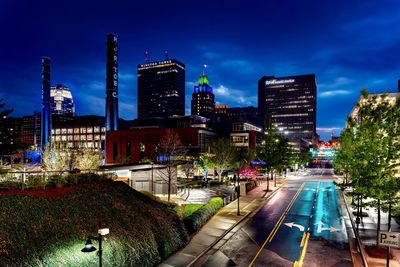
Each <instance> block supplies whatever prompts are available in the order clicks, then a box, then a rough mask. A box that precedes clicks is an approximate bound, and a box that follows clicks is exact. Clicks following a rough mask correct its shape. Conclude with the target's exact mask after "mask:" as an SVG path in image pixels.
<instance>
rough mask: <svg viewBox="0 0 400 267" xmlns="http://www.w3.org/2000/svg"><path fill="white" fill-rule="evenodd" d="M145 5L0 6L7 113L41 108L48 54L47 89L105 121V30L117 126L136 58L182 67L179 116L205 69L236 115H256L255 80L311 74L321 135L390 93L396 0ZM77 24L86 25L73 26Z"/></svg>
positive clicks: (0, 88) (130, 99)
mask: <svg viewBox="0 0 400 267" xmlns="http://www.w3.org/2000/svg"><path fill="white" fill-rule="evenodd" d="M153 3H154V4H155V5H150V4H147V5H146V4H144V3H131V4H128V3H119V4H117V5H115V6H113V9H111V11H110V9H108V6H107V5H105V4H102V3H100V4H99V5H96V6H95V7H92V6H91V5H90V4H87V3H79V4H78V2H74V1H72V2H69V3H68V5H65V6H60V4H54V3H51V2H46V1H44V2H42V3H39V4H38V3H35V4H34V3H29V2H26V3H24V2H19V3H18V4H16V3H13V2H11V1H9V2H8V1H5V2H2V3H0V15H1V16H0V17H1V18H0V20H1V21H0V22H1V24H2V25H12V26H11V27H10V26H7V28H4V34H5V36H7V37H8V38H7V40H6V41H3V42H2V44H1V49H0V50H1V52H0V53H1V54H0V55H1V56H0V58H1V59H2V60H1V61H0V67H1V69H2V73H1V74H0V98H4V99H5V101H6V103H7V106H8V107H12V108H14V112H13V114H12V115H13V116H22V115H29V114H32V113H33V111H35V110H40V94H41V91H40V80H41V77H40V58H41V57H42V56H50V57H51V58H52V84H56V83H62V84H65V85H66V86H68V87H69V88H70V89H71V91H72V93H73V94H74V99H76V101H75V103H76V113H77V114H78V115H85V114H96V115H102V116H104V110H105V101H104V97H105V93H104V91H105V72H106V70H105V49H106V48H105V41H104V37H105V35H106V34H107V33H108V32H114V33H116V34H117V35H118V36H119V48H120V49H119V53H120V54H119V58H120V62H119V63H120V68H119V70H120V72H119V85H120V86H119V101H120V107H119V113H120V117H121V118H124V119H133V118H137V97H136V96H137V77H136V70H135V66H136V65H137V64H141V63H144V55H143V53H144V51H149V52H150V54H149V58H150V60H151V61H156V60H162V59H164V50H168V51H169V53H170V57H171V58H176V59H178V60H180V61H182V62H183V63H185V65H186V73H187V78H186V101H185V102H186V112H185V113H186V114H190V102H191V101H190V100H191V95H192V90H193V85H194V84H195V83H197V79H198V76H199V75H200V74H201V72H202V66H203V64H207V65H208V68H207V75H208V76H209V78H210V80H212V81H213V87H214V93H215V98H216V104H228V105H230V106H232V107H234V106H249V105H253V106H257V81H258V79H260V78H261V77H262V76H264V75H265V76H272V75H274V76H278V77H282V76H290V75H302V74H308V73H315V74H316V78H317V87H318V94H317V95H318V101H317V103H318V104H317V128H319V130H318V129H317V132H318V133H319V134H321V136H322V137H323V138H325V139H326V136H328V135H330V132H331V130H334V133H335V134H338V133H339V132H338V131H340V128H341V127H343V126H344V123H345V120H346V116H347V115H349V113H350V112H351V109H352V107H353V106H354V103H355V102H356V100H357V99H358V97H359V91H360V89H361V88H368V89H369V90H370V92H372V93H376V92H385V91H388V92H395V91H397V80H398V79H399V78H400V71H399V70H400V67H398V66H396V63H397V62H399V58H398V56H399V55H398V53H396V49H397V47H398V44H399V41H400V30H399V29H398V27H396V25H397V24H398V22H399V21H400V15H399V14H397V13H398V12H396V10H397V9H398V7H400V6H399V4H398V3H396V2H395V1H385V3H384V4H382V3H374V2H373V1H366V2H364V3H363V4H359V3H356V2H342V4H340V3H339V4H337V3H336V2H335V3H324V5H322V4H321V3H318V2H316V1H315V2H314V1H307V2H304V3H301V4H300V3H292V2H291V1H287V2H286V4H287V5H282V4H278V3H269V4H265V3H254V4H253V5H249V6H243V5H241V4H240V2H239V1H230V2H223V1H222V2H220V3H213V4H211V2H207V1H204V2H202V6H203V7H204V9H206V10H207V12H206V14H207V15H208V16H205V17H203V12H198V11H199V8H198V7H197V6H196V5H194V4H190V3H184V2H179V1H175V5H176V8H174V9H172V8H171V7H172V6H171V5H170V4H168V3H162V2H157V1H153ZM22 6H23V7H24V8H23V9H21V10H19V9H20V8H21V7H22ZM149 6H151V9H149ZM78 7H79V8H78ZM17 9H18V10H19V11H18V12H17V11H16V10H17ZM271 10H273V11H274V12H270V11H271ZM108 12H110V13H111V14H109V15H110V16H109V17H107V19H103V16H104V15H105V14H108ZM45 14H46V16H44V15H45ZM265 14H268V15H267V16H266V17H265ZM200 15H201V16H200ZM44 17H45V18H44ZM61 18H62V19H61ZM48 20H51V22H52V23H47V21H48ZM317 20H318V24H316V23H315V21H317ZM165 21H166V22H165ZM80 23H85V25H87V27H85V28H79V27H78V25H80ZM211 26H212V27H211ZM45 36H46V37H50V36H51V37H52V38H51V40H52V41H50V42H49V41H47V40H48V39H46V37H45ZM28 40H29V41H28ZM44 40H46V41H44ZM11 92H12V93H11ZM27 99H30V101H27ZM91 103H96V105H90V104H91Z"/></svg>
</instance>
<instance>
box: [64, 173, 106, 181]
mask: <svg viewBox="0 0 400 267" xmlns="http://www.w3.org/2000/svg"><path fill="white" fill-rule="evenodd" d="M107 179H108V176H107V175H100V174H97V173H91V172H85V173H76V174H70V175H68V178H67V180H68V183H69V184H87V183H92V182H101V181H105V180H107Z"/></svg>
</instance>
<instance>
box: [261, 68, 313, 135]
mask: <svg viewBox="0 0 400 267" xmlns="http://www.w3.org/2000/svg"><path fill="white" fill-rule="evenodd" d="M316 93H317V85H316V81H315V74H310V75H301V76H289V77H281V78H275V77H273V76H268V77H266V76H264V77H262V78H261V79H260V80H259V81H258V109H259V114H260V119H261V120H262V121H263V122H264V120H265V121H266V123H267V124H273V125H275V126H276V128H277V130H278V133H281V134H284V135H285V136H287V137H288V138H289V139H290V140H292V141H299V140H300V139H306V140H311V139H312V138H313V137H314V136H315V135H316V107H317V99H316V96H317V95H316Z"/></svg>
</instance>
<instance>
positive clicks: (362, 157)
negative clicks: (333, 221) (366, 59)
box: [335, 90, 400, 237]
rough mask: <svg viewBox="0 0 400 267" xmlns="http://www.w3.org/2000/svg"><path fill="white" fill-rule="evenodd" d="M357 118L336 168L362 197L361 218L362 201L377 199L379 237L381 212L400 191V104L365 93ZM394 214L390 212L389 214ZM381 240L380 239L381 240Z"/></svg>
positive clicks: (344, 140) (349, 126)
mask: <svg viewBox="0 0 400 267" xmlns="http://www.w3.org/2000/svg"><path fill="white" fill-rule="evenodd" d="M360 99H361V101H360V102H359V104H358V106H356V108H357V109H358V115H357V117H356V118H349V119H348V124H347V128H346V129H345V131H344V132H343V133H342V136H341V141H342V144H341V148H340V149H339V151H338V156H337V158H336V161H335V162H336V166H339V167H340V168H342V169H343V170H345V171H346V172H347V173H348V175H349V178H350V183H349V184H350V185H351V186H353V188H354V192H355V194H356V195H357V197H358V202H361V204H360V205H358V214H359V213H360V212H361V211H362V206H363V203H362V199H363V198H365V197H370V198H374V199H375V200H376V201H374V202H371V203H370V205H371V206H374V207H375V208H377V211H378V223H377V235H378V231H379V230H380V211H381V209H382V208H386V207H389V208H390V207H391V203H393V199H395V197H396V195H397V194H398V192H399V190H400V188H399V186H400V183H399V181H398V179H397V178H396V177H395V173H396V168H398V167H399V165H400V102H399V100H398V99H397V100H396V101H395V103H394V104H392V103H390V101H389V100H388V98H387V95H382V96H369V95H368V92H367V91H366V90H363V91H362V92H361V98H360ZM389 214H390V210H389ZM377 237H378V236H377Z"/></svg>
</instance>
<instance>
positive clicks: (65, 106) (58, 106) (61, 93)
mask: <svg viewBox="0 0 400 267" xmlns="http://www.w3.org/2000/svg"><path fill="white" fill-rule="evenodd" d="M50 102H51V113H52V114H57V115H72V116H74V115H75V104H74V100H73V98H72V93H71V91H70V89H69V88H68V87H66V86H65V85H62V84H57V85H56V86H52V87H51V89H50Z"/></svg>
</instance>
